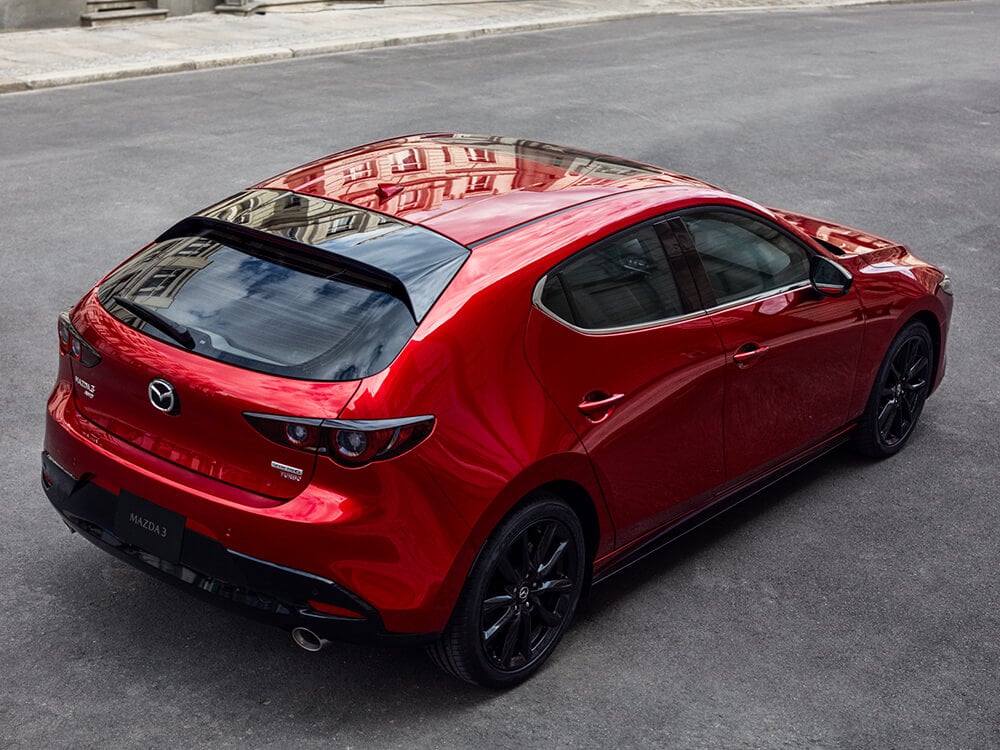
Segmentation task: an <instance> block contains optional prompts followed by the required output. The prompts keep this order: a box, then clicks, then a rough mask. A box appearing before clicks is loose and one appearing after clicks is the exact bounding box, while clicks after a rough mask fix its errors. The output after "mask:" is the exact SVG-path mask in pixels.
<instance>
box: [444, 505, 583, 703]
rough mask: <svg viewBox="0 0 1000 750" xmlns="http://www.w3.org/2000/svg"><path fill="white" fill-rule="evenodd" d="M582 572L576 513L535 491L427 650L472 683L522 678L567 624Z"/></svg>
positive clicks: (498, 534) (494, 542)
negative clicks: (445, 625)
mask: <svg viewBox="0 0 1000 750" xmlns="http://www.w3.org/2000/svg"><path fill="white" fill-rule="evenodd" d="M585 572H586V559H585V547H584V539H583V530H582V529H581V527H580V520H579V519H578V518H577V516H576V514H575V513H574V512H573V511H572V510H571V509H570V508H569V506H567V505H566V503H564V502H563V501H562V500H561V499H559V498H558V497H557V496H555V495H552V494H549V493H538V494H536V495H532V496H530V497H529V498H528V500H527V501H526V502H525V503H524V504H522V505H520V506H519V507H518V508H516V509H515V510H514V511H513V512H512V513H511V514H510V515H508V516H507V517H506V518H505V519H504V520H503V521H502V522H501V523H500V524H499V525H498V526H497V528H496V530H495V531H494V532H493V534H491V535H490V538H489V539H487V540H486V543H485V544H484V545H483V548H482V550H481V551H480V553H479V557H478V558H477V560H476V563H475V565H474V566H473V568H472V571H471V573H470V574H469V578H468V579H467V580H466V584H465V588H464V589H463V590H462V593H461V595H460V596H459V598H458V603H457V604H456V605H455V611H454V612H453V613H452V616H451V620H450V621H449V623H448V626H447V627H446V628H445V630H444V633H443V634H442V635H441V638H440V640H438V641H437V642H435V643H432V644H430V645H429V646H428V647H427V653H428V654H429V655H430V657H431V659H432V660H433V661H434V663H435V664H437V665H438V666H439V667H440V668H441V669H443V670H444V671H445V672H448V673H449V674H451V675H453V676H455V677H457V678H459V679H460V680H465V681H466V682H470V683H472V684H475V685H482V686H484V687H491V688H507V687H513V686H514V685H517V684H519V683H521V682H523V681H524V680H526V679H528V678H529V677H531V675H533V674H534V673H535V672H537V671H538V669H539V668H540V667H541V666H542V664H543V663H544V662H545V660H546V659H547V658H548V657H549V655H550V654H551V653H552V652H553V651H554V650H555V647H556V646H557V645H558V643H559V640H560V639H561V638H562V636H563V633H564V632H566V628H567V627H569V624H570V621H571V620H572V619H573V614H574V613H575V611H576V606H577V603H578V602H579V600H580V593H581V591H582V590H583V584H584V579H585V577H586V576H585Z"/></svg>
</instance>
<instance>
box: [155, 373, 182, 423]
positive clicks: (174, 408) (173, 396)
mask: <svg viewBox="0 0 1000 750" xmlns="http://www.w3.org/2000/svg"><path fill="white" fill-rule="evenodd" d="M149 403H151V404H152V405H153V406H154V408H156V409H159V410H160V411H162V412H164V413H165V414H176V413H177V412H178V411H179V410H180V403H178V401H177V391H175V390H174V387H173V386H172V385H170V383H168V382H167V381H166V380H164V379H163V378H157V379H156V380H154V381H152V382H151V383H150V384H149Z"/></svg>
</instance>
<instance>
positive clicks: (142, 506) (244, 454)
mask: <svg viewBox="0 0 1000 750" xmlns="http://www.w3.org/2000/svg"><path fill="white" fill-rule="evenodd" d="M951 309H952V297H951V290H950V284H949V280H948V278H947V276H945V275H944V274H943V273H942V272H941V271H939V270H938V269H937V268H935V267H934V266H931V265H929V264H927V263H924V262H922V261H920V260H918V259H917V258H915V257H914V256H913V255H911V254H910V253H909V251H908V250H907V249H906V248H905V247H903V246H902V245H899V244H898V243H895V242H891V241H889V240H885V239H880V238H878V237H875V236H873V235H870V234H867V233H865V232H860V231H857V230H854V229H849V228H847V227H844V226H840V225H838V224H834V223H831V222H828V221H823V220H820V219H814V218H810V217H807V216H802V215H799V214H794V213H789V212H787V211H778V210H775V209H769V208H765V207H763V206H759V205H757V204H755V203H752V202H750V201H748V200H745V199H743V198H739V197H737V196H735V195H732V194H730V193H727V192H725V191H723V190H720V189H719V188H716V187H713V186H711V185H709V184H707V183H705V182H702V181H700V180H697V179H693V178H690V177H685V176H683V175H680V174H676V173H673V172H669V171H666V170H664V169H659V168H656V167H650V166H647V165H644V164H638V163H634V162H630V161H626V160H623V159H617V158H612V157H608V156H602V155H599V154H594V153H588V152H585V151H579V150H573V149H567V148H562V147H559V146H554V145H550V144H546V143H539V142H535V141H526V140H515V139H510V138H501V137H483V136H469V135H458V134H434V135H419V136H411V137H405V138H399V139H394V140H387V141H381V142H378V143H374V144H371V145H367V146H361V147H359V148H356V149H352V150H349V151H344V152H341V153H337V154H334V155H332V156H328V157H324V158H322V159H319V160H318V161H315V162H312V163H310V164H306V165H304V166H301V167H298V168H296V169H293V170H292V171H290V172H286V173H284V174H282V175H279V176H277V177H274V178H272V179H269V180H266V181H265V182H262V183H260V184H259V185H256V186H254V187H253V188H250V189H249V190H246V191H244V192H240V193H238V194H236V195H234V196H233V197H231V198H227V199H226V200H224V201H222V202H221V203H217V204H216V205H214V206H211V207H210V208H207V209H205V210H204V211H202V212H201V213H199V214H196V215H195V216H192V217H190V218H187V219H184V220H183V221H181V222H180V223H178V224H177V225H175V226H174V227H173V228H171V229H169V230H167V231H166V232H165V233H164V234H162V235H161V236H160V237H158V238H157V239H156V240H155V241H154V242H152V243H151V244H150V245H148V246H147V247H145V248H143V249H142V250H140V251H139V252H138V253H137V254H136V255H134V256H133V257H132V258H130V259H129V260H127V261H126V262H125V263H123V264H122V265H121V266H119V267H118V268H117V269H115V270H114V271H112V272H111V273H110V274H108V275H107V276H106V277H105V278H104V279H103V280H102V281H101V282H100V283H99V284H98V285H97V286H96V287H95V288H94V289H93V290H91V291H90V292H89V293H88V294H87V295H86V296H85V297H84V298H83V299H82V300H81V301H80V302H79V303H78V304H77V305H76V306H75V307H74V308H72V310H71V311H69V312H68V313H65V314H63V315H62V316H60V319H59V326H58V330H59V343H60V354H61V356H60V360H59V374H58V378H57V381H56V385H55V389H54V390H53V392H52V395H51V397H50V399H49V402H48V420H47V430H46V437H45V451H44V453H43V457H42V465H43V470H42V481H43V484H44V487H45V490H46V492H47V494H48V497H49V499H50V500H51V502H52V503H53V505H54V506H55V507H56V509H57V510H58V511H59V513H60V514H61V515H62V517H63V518H64V519H65V520H66V522H67V523H68V524H69V526H70V527H71V528H72V529H74V530H75V531H77V532H79V533H81V534H82V535H83V536H84V537H86V538H87V539H88V540H90V541H92V542H93V543H95V544H96V545H98V546H99V547H101V548H102V549H104V550H106V551H108V552H110V553H112V554H114V555H117V556H118V557H120V558H122V559H123V560H126V561H128V562H130V563H133V564H135V565H136V566H137V567H139V568H141V569H142V570H145V571H147V572H150V573H152V574H155V575H158V576H160V577H161V578H164V579H165V580H168V581H171V582H173V583H176V584H178V585H180V586H183V587H186V588H187V589H188V590H190V591H192V592H195V593H198V594H200V595H203V596H206V597H208V598H210V599H213V600H216V601H220V602H226V603H230V604H232V605H235V606H237V607H239V608H241V609H242V610H243V611H245V612H248V613H253V614H256V615H258V616H260V617H262V618H264V619H267V620H270V621H273V622H275V623H278V624H280V625H282V626H284V627H286V628H289V629H292V633H293V637H294V638H295V640H296V642H298V643H299V645H301V646H303V647H305V648H307V649H310V650H316V649H318V648H320V647H321V646H322V645H323V644H324V643H325V640H326V639H328V638H334V639H348V640H359V641H393V642H410V643H424V644H427V648H428V651H429V653H430V655H431V656H432V658H433V659H434V661H435V662H436V663H437V664H438V665H440V666H441V667H443V668H444V669H445V670H447V671H448V672H450V673H452V674H454V675H456V676H457V677H459V678H462V679H464V680H468V681H470V682H475V683H479V684H483V685H489V686H508V685H513V684H516V683H518V682H520V681H522V680H524V679H525V678H527V677H528V676H530V675H531V674H532V673H533V672H535V671H536V670H537V669H538V668H539V666H540V665H541V664H542V663H543V662H544V661H545V659H546V658H547V657H548V656H549V654H551V652H552V650H553V649H554V648H555V646H556V644H557V643H558V641H559V640H560V638H561V636H562V635H563V633H564V632H565V630H566V628H567V626H568V625H569V623H570V621H571V619H572V617H573V614H574V611H575V609H576V607H577V604H578V602H579V600H580V597H581V596H582V595H583V594H584V593H585V592H586V590H587V589H588V587H589V586H590V585H591V584H592V583H594V582H596V581H599V580H601V579H604V578H606V577H608V576H609V575H611V574H612V573H614V572H616V571H618V570H620V569H621V568H623V567H624V566H626V565H628V564H629V563H630V562H633V561H635V560H636V559H637V558H639V557H640V556H642V555H644V554H646V553H648V552H649V551H650V550H651V549H653V548H655V547H657V546H659V545H662V544H664V543H665V542H667V541H669V540H671V539H672V538H675V537H676V536H678V535H679V534H681V533H683V532H684V531H685V530H687V529H690V528H691V527H692V526H693V525H696V524H697V523H699V522H702V521H704V520H705V519H707V518H708V517H710V516H713V515H715V514H717V513H719V512H721V511H722V510H723V509H725V508H727V507H729V506H731V505H733V504H734V503H736V502H738V501H739V500H742V499H744V498H746V497H747V496H748V495H750V494H752V493H753V492H755V491H757V490H759V489H761V488H763V487H764V486H766V485H768V484H769V483H771V482H773V481H775V479H776V478H778V477H780V476H782V475H784V474H786V473H788V472H790V471H791V470H793V469H795V468H796V467H799V466H801V465H802V464H803V463H805V462H807V461H809V460H810V459H813V458H815V457H816V456H817V455H819V454H821V453H823V452H824V451H828V450H830V449H831V448H833V447H835V446H837V445H839V444H841V443H843V442H845V441H848V440H853V442H854V443H855V445H856V446H857V447H858V448H859V449H860V450H861V451H863V452H864V453H866V454H868V455H871V456H875V457H882V456H890V455H892V454H894V453H895V452H896V451H898V450H899V449H900V448H901V447H902V446H903V445H904V444H905V443H906V441H907V439H908V438H909V437H910V436H911V434H912V433H913V429H914V425H915V424H916V421H917V418H918V417H919V416H920V412H921V408H922V407H923V404H924V400H925V399H926V398H927V396H928V395H929V394H930V393H932V392H933V391H934V389H935V388H936V386H937V385H938V383H940V381H941V378H942V376H943V374H944V370H945V344H946V341H947V336H948V323H949V318H950V314H951Z"/></svg>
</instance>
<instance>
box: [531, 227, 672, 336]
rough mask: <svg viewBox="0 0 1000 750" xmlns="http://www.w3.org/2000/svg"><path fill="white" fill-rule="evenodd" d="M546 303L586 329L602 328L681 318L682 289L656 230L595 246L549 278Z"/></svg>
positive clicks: (633, 233)
mask: <svg viewBox="0 0 1000 750" xmlns="http://www.w3.org/2000/svg"><path fill="white" fill-rule="evenodd" d="M542 304H543V305H545V307H546V308H548V309H549V310H550V311H552V312H553V313H554V314H555V315H557V316H559V317H560V318H563V319H564V320H566V321H567V322H569V323H572V324H574V325H576V326H578V327H580V328H587V329H592V330H599V329H604V328H620V327H624V326H633V325H639V324H642V323H651V322H654V321H657V320H664V319H666V318H670V317H674V316H677V315H680V314H681V312H682V310H681V303H680V297H679V295H678V293H677V286H676V285H675V284H674V278H673V276H672V274H671V272H670V267H669V266H668V264H667V258H666V256H665V255H664V252H663V248H662V246H661V245H660V241H659V239H658V238H657V236H656V233H655V232H654V231H653V229H652V228H651V227H644V228H642V229H639V230H637V231H630V232H627V233H624V234H621V235H618V236H617V237H613V238H611V239H610V240H607V241H605V242H602V243H600V244H598V245H595V246H593V247H591V248H588V249H587V250H585V251H583V252H582V253H580V254H579V255H577V256H575V257H573V258H571V259H570V260H569V261H567V262H566V263H564V264H563V265H562V266H561V267H559V268H557V269H555V270H554V271H553V272H552V273H551V274H549V277H548V278H547V279H546V282H545V287H544V289H543V290H542Z"/></svg>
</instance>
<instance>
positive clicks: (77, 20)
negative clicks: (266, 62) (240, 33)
mask: <svg viewBox="0 0 1000 750" xmlns="http://www.w3.org/2000/svg"><path fill="white" fill-rule="evenodd" d="M222 2H224V0H0V31H20V30H26V29H45V28H52V27H58V26H80V25H92V24H88V23H85V22H84V21H83V19H84V17H85V16H86V15H88V14H91V15H93V14H100V13H102V12H105V13H110V12H121V11H129V10H133V11H143V10H149V9H154V10H160V11H169V15H170V16H183V15H187V14H189V13H200V12H203V11H210V10H212V9H213V8H215V6H216V5H217V4H220V3H222Z"/></svg>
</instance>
